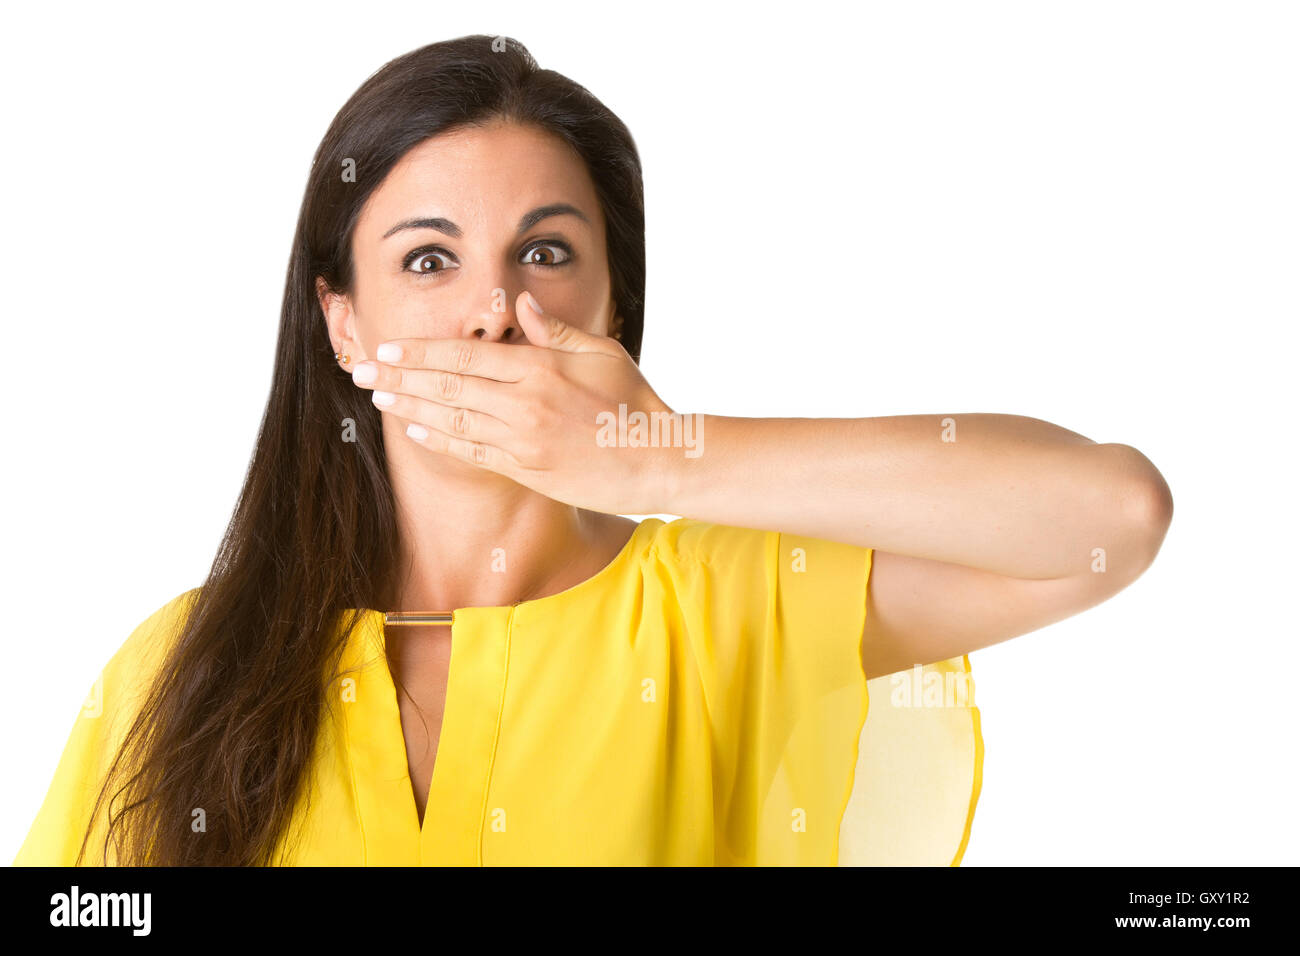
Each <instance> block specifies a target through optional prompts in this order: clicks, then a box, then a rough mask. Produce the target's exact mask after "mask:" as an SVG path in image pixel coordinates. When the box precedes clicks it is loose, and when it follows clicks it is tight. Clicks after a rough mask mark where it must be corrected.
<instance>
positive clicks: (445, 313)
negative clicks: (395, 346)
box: [356, 281, 464, 349]
mask: <svg viewBox="0 0 1300 956" xmlns="http://www.w3.org/2000/svg"><path fill="white" fill-rule="evenodd" d="M356 316H357V323H358V331H359V332H360V334H361V338H362V341H363V342H364V343H366V345H367V347H369V348H371V349H373V348H374V347H375V346H377V345H379V343H381V342H386V341H388V340H389V339H402V338H429V339H436V338H454V337H455V336H456V335H457V334H458V332H457V329H459V328H460V327H461V326H462V325H463V324H464V323H463V318H464V316H463V315H458V314H456V313H455V307H454V305H453V304H452V303H451V302H450V301H448V299H447V298H446V297H443V296H437V295H435V294H433V293H432V292H429V291H423V292H422V291H421V289H420V286H419V284H418V281H417V282H412V283H405V282H398V283H394V284H390V285H388V286H387V287H384V288H372V289H371V290H370V293H369V294H368V295H363V296H361V297H359V298H358V300H357V304H356Z"/></svg>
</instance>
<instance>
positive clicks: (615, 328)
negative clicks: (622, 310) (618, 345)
mask: <svg viewBox="0 0 1300 956" xmlns="http://www.w3.org/2000/svg"><path fill="white" fill-rule="evenodd" d="M605 327H606V328H607V329H609V332H608V333H606V334H607V335H608V336H609V337H610V338H612V339H614V340H615V341H616V342H620V341H622V335H623V316H621V315H619V314H618V303H616V302H615V301H614V300H613V299H612V298H611V299H610V300H609V308H607V309H606V310H605Z"/></svg>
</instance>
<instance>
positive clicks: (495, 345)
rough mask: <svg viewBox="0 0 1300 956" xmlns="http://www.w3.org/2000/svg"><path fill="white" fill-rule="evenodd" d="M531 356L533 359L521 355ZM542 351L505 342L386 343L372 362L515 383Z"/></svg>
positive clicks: (420, 341) (399, 341) (443, 341)
mask: <svg viewBox="0 0 1300 956" xmlns="http://www.w3.org/2000/svg"><path fill="white" fill-rule="evenodd" d="M529 351H531V352H533V353H534V354H533V355H527V354H523V353H527V352H529ZM539 351H541V350H539V349H537V348H536V346H533V347H532V348H531V349H530V348H528V347H524V346H519V345H506V344H505V343H504V342H478V341H469V340H467V339H389V340H388V341H387V342H385V343H384V344H383V345H381V346H379V348H377V349H376V350H375V359H376V360H378V361H379V362H382V363H384V364H386V365H391V366H393V367H395V368H413V369H415V368H422V369H433V370H439V371H444V372H456V373H457V374H461V375H474V376H477V377H478V378H488V379H494V380H495V381H498V382H518V381H520V380H522V379H523V378H524V376H525V374H526V373H527V372H528V370H529V369H530V368H531V367H532V362H530V361H529V360H530V359H532V360H533V361H536V359H537V357H538V355H537V353H538V352H539Z"/></svg>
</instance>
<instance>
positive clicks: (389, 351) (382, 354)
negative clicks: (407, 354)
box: [375, 342, 402, 362]
mask: <svg viewBox="0 0 1300 956" xmlns="http://www.w3.org/2000/svg"><path fill="white" fill-rule="evenodd" d="M401 357H402V347H401V346H400V345H394V344H393V343H392V342H385V343H384V344H383V345H381V346H379V348H377V349H375V358H377V359H379V361H381V362H396V361H397V360H398V359H400V358H401Z"/></svg>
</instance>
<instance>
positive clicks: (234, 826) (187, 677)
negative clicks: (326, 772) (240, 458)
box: [78, 36, 645, 865]
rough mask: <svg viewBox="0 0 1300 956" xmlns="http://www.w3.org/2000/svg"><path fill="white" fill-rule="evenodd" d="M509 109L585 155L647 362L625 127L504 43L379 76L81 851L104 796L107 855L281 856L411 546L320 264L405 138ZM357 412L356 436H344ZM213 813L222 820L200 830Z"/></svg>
mask: <svg viewBox="0 0 1300 956" xmlns="http://www.w3.org/2000/svg"><path fill="white" fill-rule="evenodd" d="M497 118H503V119H507V120H511V121H515V122H519V123H523V124H531V125H533V126H536V127H539V128H540V129H542V130H545V131H548V132H550V133H553V134H554V135H556V136H559V137H560V138H562V139H563V140H564V141H565V142H567V143H569V144H570V145H571V146H572V147H573V148H574V149H575V150H576V151H577V152H578V154H579V155H580V156H581V157H582V158H583V160H584V161H585V163H586V165H587V169H588V171H589V172H590V174H591V177H592V180H593V182H594V184H595V188H596V194H597V196H598V197H599V199H600V202H601V206H602V211H603V213H604V216H605V224H606V237H607V238H606V243H607V247H606V251H607V256H608V262H609V270H610V281H611V288H612V295H613V298H614V301H615V304H616V306H617V314H618V315H620V316H622V318H623V325H622V337H621V344H622V345H623V347H624V348H625V349H626V350H627V351H628V353H629V354H630V355H631V357H632V358H633V359H634V360H635V361H637V362H638V363H639V361H640V350H641V331H642V316H643V312H642V308H643V296H644V291H645V212H644V206H643V197H642V182H641V166H640V160H639V158H638V156H637V151H636V146H635V144H634V143H633V140H632V136H631V134H630V133H629V132H628V130H627V128H626V127H625V126H624V124H623V123H622V122H621V121H620V120H619V119H618V118H617V117H616V116H614V114H613V113H611V112H610V111H609V110H608V109H606V108H605V107H604V106H603V105H602V104H601V103H600V102H599V101H598V100H597V99H596V98H595V97H594V96H592V95H591V94H590V93H589V92H588V91H587V90H586V89H584V88H583V87H581V86H579V85H578V84H577V83H574V82H573V81H572V80H569V79H567V78H565V77H563V76H561V75H560V74H558V73H555V72H554V71H551V70H542V69H539V68H538V66H537V63H536V62H535V61H534V60H533V58H532V56H531V55H530V54H529V53H528V51H527V49H525V48H524V46H523V45H522V44H520V43H518V42H517V41H514V40H512V39H510V38H508V37H496V38H493V37H490V36H468V37H462V38H460V39H456V40H449V41H447V42H443V43H434V44H430V45H429V46H425V47H421V48H420V49H418V50H415V51H413V52H411V53H408V54H406V55H404V56H401V57H398V58H397V59H395V60H393V61H391V62H390V63H388V64H386V65H385V66H384V67H383V68H382V69H380V70H379V71H378V72H377V73H375V74H374V75H373V76H371V77H370V78H369V79H367V80H366V81H365V83H363V84H362V85H361V87H360V88H359V89H358V90H357V91H356V93H354V94H353V95H352V97H351V98H350V99H349V100H348V102H347V103H346V104H345V105H344V106H343V108H342V109H341V110H340V111H339V113H338V115H337V116H335V117H334V121H333V122H332V123H331V124H330V127H329V130H328V131H327V132H326V134H325V137H324V139H323V140H322V141H321V144H320V146H319V148H318V149H317V151H316V155H315V158H314V159H313V160H312V167H311V172H310V174H309V176H308V181H307V188H306V191H305V195H304V196H303V201H302V208H301V211H300V214H299V217H298V226H297V230H296V232H295V234H294V239H293V249H292V252H291V255H290V259H289V269H288V275H287V277H286V281H285V290H284V302H283V305H282V307H281V312H280V330H279V340H278V342H277V344H276V353H275V369H274V373H273V378H272V382H271V391H270V396H269V398H268V399H267V404H266V411H265V412H264V414H263V416H262V423H261V427H260V429H259V431H258V435H257V442H256V446H255V448H254V450H253V455H252V459H251V462H250V464H249V468H248V472H247V475H246V476H245V479H244V485H243V489H242V491H241V493H240V496H239V500H238V502H237V504H236V506H235V510H234V514H233V516H232V518H231V521H230V525H229V527H228V528H227V530H226V533H225V535H224V537H223V540H222V542H221V546H220V548H219V550H218V553H217V556H216V559H215V560H214V562H213V564H212V567H211V569H210V570H209V572H208V576H207V579H206V581H205V582H204V584H203V586H202V587H201V588H200V589H199V591H198V593H197V596H196V599H195V601H194V603H193V605H192V606H191V607H190V610H189V613H188V615H187V616H186V618H185V623H184V624H183V625H182V626H181V628H180V630H179V632H178V635H177V636H176V638H175V642H174V643H173V644H172V645H171V646H170V647H169V649H168V651H167V656H166V661H165V663H164V664H163V666H162V667H161V668H160V670H159V672H158V674H157V675H156V676H153V675H150V676H151V678H152V683H151V684H150V685H149V689H148V693H147V695H146V697H145V699H144V702H143V704H142V706H141V708H140V710H139V713H138V716H137V717H136V719H135V721H134V723H133V724H132V726H131V727H130V729H129V731H128V732H127V734H126V736H125V739H124V740H123V742H122V745H121V747H120V749H119V750H118V752H117V754H116V756H115V758H114V760H113V763H112V766H111V768H110V770H109V773H108V775H107V777H106V779H105V780H104V782H103V786H102V787H101V789H100V792H99V796H98V798H97V800H96V803H95V807H94V810H93V812H92V814H91V828H88V829H87V832H86V836H85V837H84V838H83V840H82V844H81V852H80V854H79V855H78V862H80V861H81V858H82V856H84V854H85V853H86V850H87V846H88V843H89V839H90V835H91V830H92V829H93V827H94V821H95V820H96V819H97V818H98V814H99V811H100V807H101V806H102V805H103V803H104V802H105V800H106V799H107V802H108V805H109V826H108V831H107V837H106V840H105V844H104V862H105V863H107V862H108V849H109V845H110V844H112V845H113V846H114V849H115V851H116V856H117V860H116V862H118V863H119V864H127V865H130V864H149V865H259V864H274V863H276V862H280V861H281V858H282V856H283V850H284V847H285V846H286V843H287V840H288V836H289V834H287V832H286V831H287V829H288V827H289V823H290V821H291V820H292V819H293V817H294V813H295V810H296V808H297V807H298V806H299V801H300V800H304V799H306V796H307V789H308V788H307V787H306V783H307V777H308V771H309V769H310V766H311V761H312V757H313V753H314V748H315V745H316V741H317V735H318V732H319V729H320V727H321V724H322V722H323V713H324V710H323V709H324V707H325V706H326V699H325V697H326V693H327V688H328V687H330V686H331V684H332V682H333V681H334V680H335V679H336V677H337V675H338V671H337V669H338V667H339V664H340V662H341V654H342V651H343V648H344V644H345V642H346V641H347V640H348V637H349V635H351V633H352V631H353V630H354V629H355V627H356V626H357V625H358V623H359V617H358V616H355V615H345V614H344V613H343V612H344V611H345V610H347V609H350V608H384V607H391V606H392V604H393V601H394V599H395V591H396V582H395V572H396V568H397V562H398V547H397V535H398V531H397V523H396V520H395V506H394V502H393V492H392V487H391V485H390V483H389V477H388V472H387V467H386V462H385V458H384V448H383V439H382V433H381V429H380V417H379V412H378V410H377V409H376V408H375V407H374V405H373V403H372V402H371V401H370V396H369V394H368V393H367V392H366V391H365V390H363V389H358V388H357V387H356V386H355V385H354V384H353V383H352V381H351V378H350V376H349V375H348V374H347V372H345V371H343V370H342V369H341V368H340V367H339V366H338V364H337V362H335V360H334V351H333V348H332V346H331V344H330V340H329V336H328V332H327V328H326V324H325V320H324V317H323V314H322V311H321V307H320V303H319V300H318V298H317V294H316V290H315V280H316V277H317V276H321V277H323V278H324V280H325V282H326V283H327V284H328V285H329V287H330V289H332V290H333V291H336V292H342V293H347V292H349V291H350V290H351V288H352V285H353V263H352V256H351V240H352V232H353V228H354V226H355V224H356V222H357V219H358V217H359V216H360V213H361V210H362V207H363V205H364V204H365V202H366V199H367V198H368V197H369V195H370V194H371V192H372V191H373V190H374V189H375V188H376V187H377V186H379V184H380V183H381V182H382V181H383V180H384V178H385V177H386V175H387V174H388V172H389V171H390V170H391V169H392V167H393V166H394V165H395V164H396V163H397V162H398V160H400V159H401V158H402V156H403V155H404V154H405V153H407V151H409V150H410V149H411V148H413V147H414V146H416V145H418V144H419V143H421V142H423V141H424V140H427V139H428V138H429V137H432V136H436V135H438V134H439V133H442V132H445V131H449V130H452V129H455V128H457V127H464V126H478V125H483V124H485V123H487V122H489V121H491V120H494V119H497ZM345 166H348V167H351V168H354V169H355V181H349V177H346V176H345V175H344V169H345ZM348 419H350V420H351V421H352V422H354V423H355V441H344V440H343V439H342V436H343V432H344V423H345V421H346V420H348ZM345 618H347V619H346V620H345ZM122 778H125V780H124V782H123V780H122ZM117 782H121V786H120V787H119V788H118V790H117V792H116V793H115V795H114V796H113V797H112V798H108V796H107V795H108V794H109V793H110V792H111V791H112V789H113V786H114V785H115V783H117ZM119 798H120V806H119V807H118V808H117V809H116V811H114V810H113V804H114V802H115V801H119ZM198 807H202V808H203V809H204V811H205V815H206V827H207V829H206V832H203V833H198V834H196V833H194V832H192V831H191V814H192V812H193V810H194V809H195V808H198Z"/></svg>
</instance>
